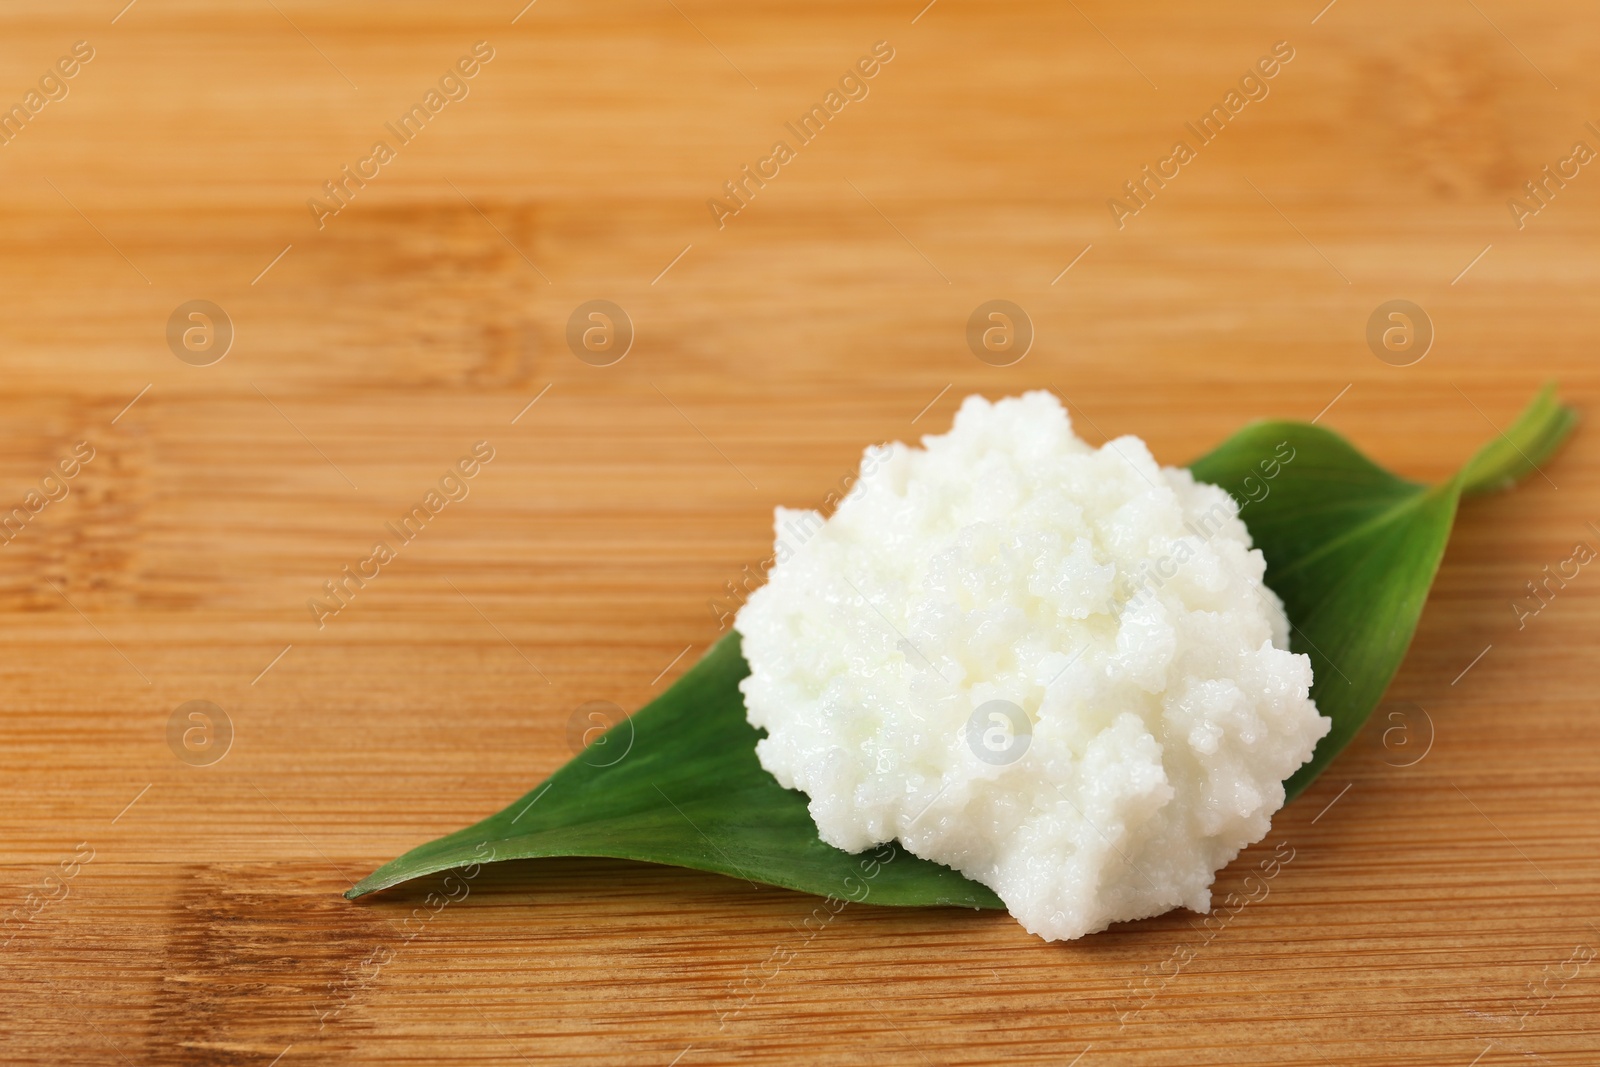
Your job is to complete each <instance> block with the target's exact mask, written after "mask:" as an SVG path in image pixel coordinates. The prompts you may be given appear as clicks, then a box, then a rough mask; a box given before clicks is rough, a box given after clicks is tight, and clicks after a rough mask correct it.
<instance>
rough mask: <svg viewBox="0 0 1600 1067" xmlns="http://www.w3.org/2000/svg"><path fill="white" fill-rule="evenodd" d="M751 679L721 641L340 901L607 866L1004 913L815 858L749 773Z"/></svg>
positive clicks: (911, 877)
mask: <svg viewBox="0 0 1600 1067" xmlns="http://www.w3.org/2000/svg"><path fill="white" fill-rule="evenodd" d="M749 673H750V668H749V667H747V666H746V665H745V662H744V657H743V656H742V655H740V653H739V635H738V634H737V633H729V634H728V636H726V637H724V638H723V639H722V640H721V641H718V642H717V643H716V645H714V646H713V647H712V649H711V651H710V652H708V653H706V655H705V658H703V659H701V660H700V662H699V663H697V664H695V665H694V667H693V668H691V669H690V670H689V671H688V672H686V673H685V674H684V675H683V677H682V678H679V679H678V681H677V682H675V683H674V684H673V686H672V688H670V689H668V690H667V691H666V692H665V693H663V694H661V696H659V697H657V698H656V699H655V700H653V701H651V702H650V703H649V704H648V705H646V706H645V707H644V708H643V709H642V710H640V711H639V712H638V713H637V714H635V715H633V716H632V717H631V718H628V719H625V720H623V721H622V722H620V723H618V724H617V725H616V726H614V727H612V728H611V729H610V730H608V731H606V733H605V734H604V735H603V736H602V737H600V738H599V739H598V740H596V741H595V743H594V744H592V745H590V746H589V747H588V748H586V749H585V750H584V751H583V752H582V753H581V754H580V755H579V756H578V757H577V758H576V759H574V760H572V762H570V763H568V764H567V765H566V766H565V767H562V768H561V769H560V770H559V771H557V772H556V773H555V774H553V775H551V776H550V778H549V779H548V780H547V781H546V782H545V783H544V784H543V785H541V786H540V787H539V788H538V789H535V790H534V791H533V792H531V793H529V794H527V795H526V796H524V797H523V798H522V799H521V800H518V801H517V802H516V803H515V804H513V805H511V806H510V807H509V808H506V809H505V810H504V811H502V812H500V813H499V814H497V815H492V816H490V817H489V818H487V819H485V820H483V821H482V822H480V823H478V824H477V825H475V826H469V827H467V828H466V829H465V830H461V831H458V832H457V833H453V834H450V835H449V836H447V837H441V838H439V839H438V840H437V841H430V842H429V843H428V844H426V845H423V846H421V847H420V848H415V849H412V850H411V851H410V852H408V853H406V854H405V855H404V856H401V857H400V858H399V859H397V860H394V861H393V862H391V863H388V864H385V865H384V866H383V867H380V868H379V869H378V870H376V871H374V872H373V873H372V874H371V875H369V876H368V877H367V878H366V879H364V880H363V881H362V882H361V883H359V884H358V885H356V886H355V887H354V888H353V889H351V890H350V891H349V892H348V893H346V894H345V895H346V896H348V897H359V896H362V895H363V894H366V893H371V892H374V891H375V890H379V889H384V888H387V887H388V886H391V885H394V884H396V883H398V882H404V881H406V880H408V879H411V878H416V877H419V876H421V875H424V874H432V873H434V872H436V871H443V870H448V869H450V868H452V867H467V866H470V865H472V864H475V863H479V862H483V861H484V860H486V859H487V858H491V857H492V858H493V859H499V860H506V859H528V858H539V857H546V856H607V857H611V858H613V859H627V860H645V861H648V862H650V863H667V864H671V865H673V866H676V867H692V868H694V869H696V870H701V871H714V872H716V873H718V874H726V875H729V876H731V877H734V878H743V879H745V880H746V881H749V882H751V883H756V882H765V883H767V884H769V885H777V886H783V887H784V888H786V889H798V890H801V891H802V892H806V893H815V894H817V895H818V896H831V897H835V898H837V899H839V900H858V901H859V900H868V901H871V902H872V903H874V904H952V905H958V906H961V907H967V908H998V907H1002V905H1001V903H1000V899H999V898H998V897H996V896H995V895H994V892H993V890H991V889H989V888H988V887H986V886H982V885H979V884H978V883H976V882H969V881H967V879H965V878H963V877H962V876H961V875H959V874H957V873H956V872H955V871H953V870H951V869H950V868H948V867H945V866H942V865H940V864H937V863H932V862H930V861H928V860H925V859H920V858H918V857H916V856H913V855H911V854H910V853H909V852H906V851H905V850H904V849H901V848H899V847H897V846H893V845H890V846H887V851H886V850H885V849H878V850H875V851H873V852H864V853H861V854H860V855H852V854H850V853H848V852H844V851H842V850H840V849H837V848H834V847H833V846H832V845H827V844H824V843H823V842H822V840H821V838H819V837H818V836H817V828H816V825H815V824H814V823H813V822H812V821H811V813H810V812H809V811H807V810H806V798H805V794H803V793H799V792H796V791H794V790H792V789H785V788H783V786H781V785H779V784H778V782H777V780H776V779H774V778H773V777H772V775H770V774H768V773H767V772H766V771H764V770H762V769H761V764H760V763H759V762H758V761H757V760H756V741H757V739H758V738H759V737H760V735H759V734H758V733H757V732H756V730H755V728H754V727H752V726H751V725H750V724H749V723H748V722H746V721H745V715H744V697H743V695H742V694H741V693H740V692H739V680H740V679H742V678H743V677H744V676H745V675H747V674H749ZM490 850H492V851H490Z"/></svg>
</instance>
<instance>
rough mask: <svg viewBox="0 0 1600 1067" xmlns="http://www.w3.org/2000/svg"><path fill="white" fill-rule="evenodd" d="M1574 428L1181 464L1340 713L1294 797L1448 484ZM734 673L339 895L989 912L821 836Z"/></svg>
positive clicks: (1433, 523)
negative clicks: (687, 885) (438, 878)
mask: <svg viewBox="0 0 1600 1067" xmlns="http://www.w3.org/2000/svg"><path fill="white" fill-rule="evenodd" d="M1575 422H1576V416H1575V415H1574V414H1573V412H1572V411H1571V410H1570V409H1569V408H1566V407H1564V406H1562V405H1561V404H1560V403H1558V402H1557V401H1556V399H1555V389H1554V387H1553V386H1551V387H1547V388H1546V389H1545V390H1544V391H1543V392H1542V393H1541V394H1540V395H1539V396H1538V397H1537V398H1535V400H1534V402H1533V403H1532V404H1531V405H1530V406H1529V407H1528V409H1527V410H1526V411H1525V412H1524V413H1523V414H1522V416H1521V417H1520V418H1519V419H1518V420H1517V422H1516V423H1515V424H1514V425H1513V426H1512V427H1511V428H1510V429H1509V430H1507V431H1506V432H1505V433H1504V434H1502V435H1500V436H1499V437H1497V438H1495V439H1494V440H1492V441H1490V442H1489V444H1487V445H1485V446H1484V447H1483V448H1482V449H1481V450H1480V451H1479V452H1478V454H1477V455H1476V456H1474V457H1473V458H1472V460H1471V461H1470V462H1468V463H1467V465H1466V466H1465V467H1464V468H1462V470H1461V471H1460V473H1458V474H1457V475H1456V476H1455V477H1454V478H1452V479H1451V480H1450V481H1448V482H1446V483H1445V484H1443V485H1440V486H1435V487H1431V488H1430V487H1428V486H1424V485H1420V484H1418V483H1416V482H1411V481H1407V480H1405V479H1403V478H1398V477H1396V476H1395V475H1392V474H1390V473H1389V472H1387V471H1385V470H1383V469H1382V468H1381V467H1378V466H1376V465H1375V464H1373V463H1372V462H1371V461H1369V460H1368V459H1366V458H1365V457H1364V456H1362V455H1361V454H1360V453H1359V452H1357V451H1356V450H1355V449H1354V448H1352V447H1351V446H1350V445H1349V444H1348V443H1347V442H1346V441H1345V440H1344V439H1343V438H1341V437H1339V436H1338V435H1337V434H1335V433H1332V432H1330V431H1328V430H1324V429H1321V428H1319V427H1316V426H1311V425H1307V424H1305V423H1296V422H1268V423H1259V424H1256V425H1254V426H1250V427H1247V428H1246V429H1244V430H1242V431H1240V432H1239V433H1238V434H1235V435H1234V436H1233V437H1232V438H1230V439H1229V440H1228V441H1227V442H1225V443H1224V444H1223V445H1222V446H1221V447H1219V448H1218V449H1216V450H1215V451H1214V452H1211V453H1210V454H1208V455H1206V456H1204V457H1202V458H1201V459H1199V460H1197V461H1196V462H1195V463H1194V464H1192V467H1191V469H1192V470H1193V471H1194V474H1195V477H1196V478H1199V479H1201V480H1202V481H1208V482H1212V483H1214V484H1216V485H1219V486H1221V487H1223V488H1224V489H1227V490H1229V491H1230V492H1232V493H1234V494H1235V495H1236V496H1242V497H1244V501H1243V508H1242V510H1241V512H1240V517H1241V518H1242V519H1243V520H1244V522H1245V524H1246V525H1247V526H1248V527H1249V529H1250V533H1251V535H1252V537H1253V538H1254V539H1255V543H1256V545H1257V547H1259V548H1260V549H1261V550H1262V552H1263V554H1264V555H1265V556H1266V558H1267V575H1266V578H1267V584H1268V585H1270V586H1271V587H1272V588H1273V589H1274V590H1275V591H1276V592H1277V593H1278V595H1279V596H1281V597H1282V598H1283V601H1284V605H1285V607H1286V608H1287V611H1288V615H1289V619H1290V620H1291V623H1292V625H1293V630H1292V634H1291V645H1292V647H1293V648H1294V650H1295V651H1297V652H1305V653H1307V654H1308V655H1310V656H1311V660H1312V670H1313V676H1314V678H1315V682H1314V683H1313V686H1312V695H1313V696H1314V697H1315V699H1316V701H1317V706H1318V707H1319V708H1320V709H1321V711H1322V713H1323V714H1324V715H1327V716H1329V717H1331V718H1332V719H1333V730H1332V732H1331V733H1329V735H1328V736H1327V737H1325V738H1324V739H1323V740H1322V742H1321V744H1320V745H1318V746H1317V750H1316V753H1315V755H1314V756H1313V757H1312V759H1311V762H1309V763H1307V764H1306V765H1305V766H1304V767H1302V768H1301V769H1300V770H1299V771H1298V772H1297V773H1296V774H1295V775H1294V776H1293V777H1292V778H1290V780H1289V781H1288V783H1287V789H1288V793H1289V796H1290V797H1291V798H1292V797H1293V796H1295V795H1296V794H1298V793H1299V792H1300V791H1301V790H1303V789H1304V788H1305V787H1306V785H1307V784H1309V783H1310V782H1311V780H1312V779H1313V778H1315V777H1316V776H1317V775H1318V774H1319V773H1321V771H1322V769H1323V768H1325V767H1326V766H1327V765H1328V763H1329V762H1331V761H1332V760H1333V758H1334V757H1335V756H1336V755H1337V754H1338V753H1339V751H1340V750H1341V749H1342V748H1344V746H1345V745H1346V744H1348V743H1349V741H1350V739H1351V738H1352V737H1354V736H1355V734H1356V732H1357V731H1358V730H1359V729H1360V728H1361V725H1362V723H1364V722H1365V721H1366V719H1367V716H1368V715H1369V714H1370V713H1371V711H1372V709H1373V707H1374V706H1376V704H1377V703H1378V699H1379V698H1380V697H1381V696H1382V695H1383V691H1384V689H1385V688H1386V687H1387V686H1388V684H1389V680H1390V678H1392V677H1393V676H1394V673H1395V671H1396V670H1397V669H1398V668H1399V666H1400V661H1401V659H1402V658H1403V657H1404V655H1405V651H1406V648H1407V646H1409V645H1410V643H1411V637H1412V634H1413V633H1414V632H1415V630H1416V625H1417V619H1418V618H1419V617H1420V615H1421V613H1422V605H1423V602H1424V601H1425V600H1426V599H1427V595H1428V588H1429V587H1430V586H1431V585H1432V584H1433V576H1434V574H1435V572H1437V570H1438V568H1439V561H1440V559H1441V558H1442V557H1443V555H1444V549H1445V544H1446V543H1447V542H1448V540H1449V537H1450V527H1451V524H1452V522H1453V521H1454V519H1455V512H1456V504H1457V502H1458V501H1459V499H1460V497H1461V495H1462V494H1463V493H1480V492H1488V491H1491V490H1494V489H1499V488H1504V487H1506V486H1509V485H1511V484H1513V483H1514V482H1516V481H1517V480H1519V479H1521V478H1523V477H1526V476H1527V475H1528V474H1530V473H1532V472H1533V471H1534V470H1535V469H1536V467H1537V465H1538V464H1540V463H1542V462H1543V461H1544V460H1545V459H1546V458H1548V457H1549V456H1550V455H1551V454H1552V453H1553V452H1554V451H1555V449H1556V448H1557V447H1558V446H1559V445H1560V443H1561V441H1562V439H1563V438H1565V437H1566V435H1567V434H1568V433H1569V432H1570V431H1571V430H1572V427H1573V425H1574V424H1575ZM1288 450H1292V456H1291V455H1290V452H1289V451H1288ZM1286 456H1287V457H1289V458H1287V459H1285V457H1286ZM1269 472H1270V475H1269ZM747 673H749V668H748V667H747V666H746V665H745V662H744V659H743V657H742V656H741V655H740V652H739V641H738V635H737V634H729V635H728V636H727V637H725V638H723V639H722V640H721V641H719V642H718V643H717V644H716V645H715V646H713V647H712V649H711V651H710V652H708V653H707V654H706V655H705V657H704V658H703V659H701V660H700V662H699V663H697V664H696V665H695V666H694V667H693V668H691V669H690V670H689V671H688V672H687V673H685V674H684V676H683V677H682V678H680V679H678V681H677V682H676V683H675V684H674V685H673V686H672V687H671V688H670V689H668V690H667V692H665V693H663V694H662V695H661V696H660V697H657V698H656V699H655V700H653V701H651V702H650V704H648V705H646V706H645V707H644V708H643V709H642V710H640V711H639V712H638V713H637V714H635V715H634V716H633V717H631V718H630V719H627V720H625V721H623V722H621V723H619V724H618V725H616V726H615V727H613V728H612V729H611V730H609V731H607V732H606V734H605V735H604V736H603V737H601V738H600V739H599V740H597V741H596V742H595V743H594V744H593V745H591V746H590V747H589V748H587V749H585V750H584V751H583V753H581V754H580V755H579V756H578V757H577V758H575V759H573V760H572V761H571V762H570V763H568V764H567V765H566V766H565V767H563V768H561V769H560V770H559V771H557V772H556V773H555V774H553V775H551V776H550V778H549V779H548V780H547V781H546V782H544V784H542V785H540V786H539V787H538V788H537V789H535V790H533V791H532V792H530V793H528V794H527V795H525V796H523V797H522V798H521V799H520V800H518V801H517V802H516V803H514V804H512V805H511V806H510V807H508V808H506V809H505V810H504V811H502V812H500V813H498V814H496V815H492V816H490V817H489V818H487V819H485V820H483V821H482V822H480V823H477V824H476V825H474V826H469V827H467V828H466V829H465V830H461V831H458V832H457V833H453V834H450V835H448V836H446V837H441V838H439V839H438V840H436V841H431V842H429V843H428V844H425V845H422V846H420V847H418V848H415V849H413V850H411V851H410V852H408V853H406V854H405V855H403V856H401V857H399V858H398V859H396V860H392V861H391V862H389V863H387V864H385V865H384V866H382V867H380V868H379V869H378V870H376V871H374V872H373V873H372V874H371V875H369V876H367V878H365V879H363V880H362V881H361V882H360V883H359V884H358V885H356V886H355V887H353V888H352V889H351V890H350V891H349V892H348V893H347V894H345V895H346V896H349V897H352V898H354V897H359V896H364V895H365V894H367V893H372V892H376V891H377V890H380V889H385V888H387V887H389V886H392V885H396V884H398V883H400V882H404V881H408V880H409V879H412V878H417V877H420V876H422V875H426V874H433V873H436V872H439V871H445V870H450V869H452V868H458V867H468V868H469V869H470V868H472V867H473V865H475V864H479V863H482V862H488V861H490V860H508V859H533V858H542V857H550V856H598V857H610V858H614V859H628V860H643V861H646V862H650V863H664V864H671V865H674V866H678V867H690V868H694V869H696V870H703V871H713V872H716V873H718V874H725V875H728V876H730V877H734V878H742V879H745V880H747V881H749V882H751V883H752V884H754V883H766V884H769V885H776V886H782V887H784V888H787V889H796V890H800V891H802V892H806V893H814V894H817V895H820V896H831V897H834V898H836V899H839V900H865V901H867V902H869V903H873V904H899V905H939V904H944V905H956V906H961V907H969V908H999V907H1002V904H1001V902H1000V900H999V899H998V898H997V897H996V896H995V895H994V893H993V892H992V891H991V890H990V889H988V888H987V887H985V886H982V885H979V884H978V883H976V882H971V881H968V880H967V879H966V878H964V877H962V876H961V875H960V874H958V873H956V872H955V871H953V870H951V869H949V868H948V867H944V866H941V865H940V864H937V863H932V862H929V861H927V860H923V859H919V858H918V857H916V856H913V855H911V854H909V853H907V852H905V851H904V850H903V849H900V848H898V847H896V846H895V845H892V844H891V845H887V846H885V847H884V848H883V849H879V850H877V851H876V852H870V853H862V854H860V855H851V854H850V853H846V852H843V851H841V850H839V849H836V848H833V847H832V846H831V845H827V844H824V843H823V842H822V841H821V839H819V838H818V836H817V830H816V826H815V825H814V824H813V823H812V821H811V816H810V813H809V812H808V811H807V810H806V798H805V796H804V795H803V794H801V793H799V792H796V791H794V790H789V789H785V788H783V787H782V786H780V785H779V784H778V783H777V781H776V780H775V779H774V778H773V777H772V776H771V775H769V774H768V773H767V772H766V771H764V770H762V768H761V765H760V763H759V762H758V761H757V760H756V754H755V745H756V741H757V739H758V737H759V734H758V733H757V731H756V730H755V729H754V728H752V727H751V726H750V725H749V724H748V723H747V722H746V721H745V714H744V702H743V698H742V696H741V694H740V693H739V688H738V685H739V680H740V679H741V678H743V677H744V676H745V675H746V674H747Z"/></svg>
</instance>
